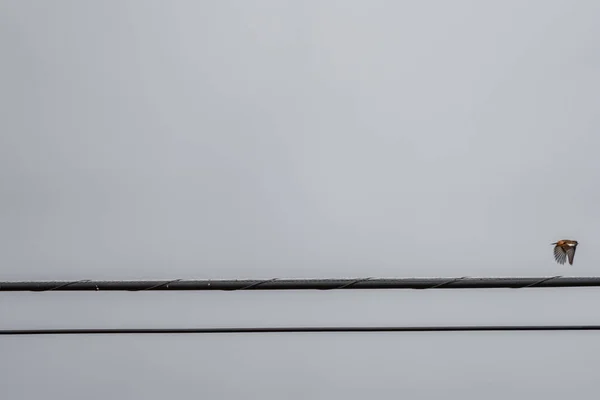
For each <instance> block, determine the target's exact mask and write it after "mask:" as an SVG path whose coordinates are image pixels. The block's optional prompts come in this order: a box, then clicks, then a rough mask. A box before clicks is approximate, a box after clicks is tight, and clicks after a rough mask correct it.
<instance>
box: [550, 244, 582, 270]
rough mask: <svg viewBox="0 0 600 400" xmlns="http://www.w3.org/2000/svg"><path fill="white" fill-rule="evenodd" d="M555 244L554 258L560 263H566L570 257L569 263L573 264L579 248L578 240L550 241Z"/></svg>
mask: <svg viewBox="0 0 600 400" xmlns="http://www.w3.org/2000/svg"><path fill="white" fill-rule="evenodd" d="M550 244H553V245H555V246H554V259H555V260H556V262H557V263H559V264H564V263H565V261H566V260H567V257H568V258H569V264H571V265H573V258H574V257H575V250H576V249H577V245H578V243H577V240H567V239H564V240H559V241H558V242H554V243H550Z"/></svg>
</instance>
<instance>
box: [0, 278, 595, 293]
mask: <svg viewBox="0 0 600 400" xmlns="http://www.w3.org/2000/svg"><path fill="white" fill-rule="evenodd" d="M584 286H600V277H564V276H551V277H499V278H483V277H480V278H477V277H460V278H397V279H387V278H360V279H277V278H275V279H265V280H190V279H173V280H150V281H93V280H78V281H30V282H0V292H15V291H32V292H45V291H100V290H102V291H145V290H226V291H232V290H336V289H494V288H513V289H520V288H542V287H546V288H558V287H584Z"/></svg>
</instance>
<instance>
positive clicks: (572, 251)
mask: <svg viewBox="0 0 600 400" xmlns="http://www.w3.org/2000/svg"><path fill="white" fill-rule="evenodd" d="M576 248H577V246H569V248H568V249H567V256H569V264H571V265H573V258H575V249H576Z"/></svg>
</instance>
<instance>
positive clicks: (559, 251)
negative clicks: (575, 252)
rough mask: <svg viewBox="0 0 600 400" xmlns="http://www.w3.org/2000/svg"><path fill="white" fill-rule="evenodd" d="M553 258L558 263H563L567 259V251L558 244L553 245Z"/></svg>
mask: <svg viewBox="0 0 600 400" xmlns="http://www.w3.org/2000/svg"><path fill="white" fill-rule="evenodd" d="M554 259H555V260H556V262H557V263H559V264H564V263H565V261H566V259H567V253H566V252H565V250H564V249H563V248H562V247H560V246H558V245H557V246H554Z"/></svg>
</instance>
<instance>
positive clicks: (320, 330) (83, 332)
mask: <svg viewBox="0 0 600 400" xmlns="http://www.w3.org/2000/svg"><path fill="white" fill-rule="evenodd" d="M598 330H600V325H487V326H486V325H471V326H468V325H467V326H342V327H324V326H317V327H253V328H116V329H99V328H98V329H97V328H91V329H3V330H0V335H116V334H136V335H140V334H186V333H187V334H191V333H195V334H202V333H204V334H221V333H238V334H244V333H342V332H343V333H348V332H362V333H368V332H490V331H598Z"/></svg>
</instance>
